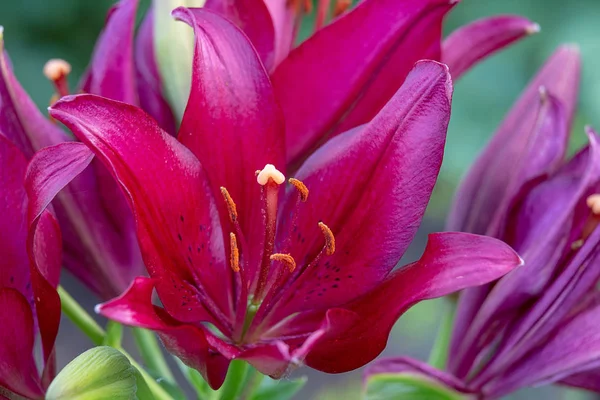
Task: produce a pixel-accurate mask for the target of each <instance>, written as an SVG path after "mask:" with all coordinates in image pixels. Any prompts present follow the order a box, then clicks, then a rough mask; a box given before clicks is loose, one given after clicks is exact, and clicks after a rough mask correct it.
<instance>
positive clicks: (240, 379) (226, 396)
mask: <svg viewBox="0 0 600 400" xmlns="http://www.w3.org/2000/svg"><path fill="white" fill-rule="evenodd" d="M248 370H249V365H248V364H247V363H246V362H245V361H242V360H233V361H232V362H231V365H230V366H229V371H228V372H227V377H226V378H225V382H223V387H222V388H221V390H220V396H219V400H236V399H239V396H238V395H239V393H240V391H241V390H242V387H243V384H244V381H245V378H246V374H247V373H248Z"/></svg>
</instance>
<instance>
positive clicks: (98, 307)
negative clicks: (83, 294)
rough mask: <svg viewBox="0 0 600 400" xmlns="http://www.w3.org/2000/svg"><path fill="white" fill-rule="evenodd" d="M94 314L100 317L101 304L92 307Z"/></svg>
mask: <svg viewBox="0 0 600 400" xmlns="http://www.w3.org/2000/svg"><path fill="white" fill-rule="evenodd" d="M94 312H95V313H96V314H98V315H102V303H100V304H96V305H95V306H94Z"/></svg>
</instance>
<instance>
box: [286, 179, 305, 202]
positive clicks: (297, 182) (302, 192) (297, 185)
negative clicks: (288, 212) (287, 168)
mask: <svg viewBox="0 0 600 400" xmlns="http://www.w3.org/2000/svg"><path fill="white" fill-rule="evenodd" d="M288 182H290V183H291V184H292V185H293V186H294V187H295V188H296V190H297V191H298V193H299V194H300V200H302V201H306V199H308V188H307V187H306V185H305V184H304V183H303V182H302V181H300V180H298V179H296V178H290V179H289V181H288Z"/></svg>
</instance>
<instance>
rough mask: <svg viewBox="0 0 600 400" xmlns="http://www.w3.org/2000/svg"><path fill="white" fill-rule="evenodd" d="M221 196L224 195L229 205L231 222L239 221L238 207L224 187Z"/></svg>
mask: <svg viewBox="0 0 600 400" xmlns="http://www.w3.org/2000/svg"><path fill="white" fill-rule="evenodd" d="M221 194H222V195H223V199H224V200H225V204H226V205H227V211H229V219H230V220H231V222H235V221H237V217H238V214H237V207H236V206H235V202H234V201H233V199H232V198H231V195H230V194H229V192H228V191H227V189H225V188H224V187H223V186H221Z"/></svg>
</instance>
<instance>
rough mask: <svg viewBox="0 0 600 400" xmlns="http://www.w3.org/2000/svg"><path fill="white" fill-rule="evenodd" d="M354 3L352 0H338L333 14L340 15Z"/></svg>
mask: <svg viewBox="0 0 600 400" xmlns="http://www.w3.org/2000/svg"><path fill="white" fill-rule="evenodd" d="M351 5H352V0H336V2H335V6H334V7H333V16H334V17H339V16H340V15H342V14H343V13H345V12H346V11H347V10H348V9H349V8H350V6H351Z"/></svg>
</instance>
